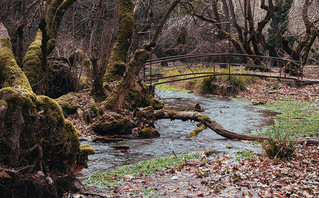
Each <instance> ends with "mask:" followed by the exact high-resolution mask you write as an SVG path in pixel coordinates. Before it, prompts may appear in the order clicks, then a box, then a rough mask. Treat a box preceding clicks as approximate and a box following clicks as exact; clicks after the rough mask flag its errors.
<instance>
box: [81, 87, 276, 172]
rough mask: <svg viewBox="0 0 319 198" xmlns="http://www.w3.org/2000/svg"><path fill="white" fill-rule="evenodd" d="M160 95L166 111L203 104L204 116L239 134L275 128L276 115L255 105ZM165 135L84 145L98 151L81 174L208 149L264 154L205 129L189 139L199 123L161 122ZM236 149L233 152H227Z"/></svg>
mask: <svg viewBox="0 0 319 198" xmlns="http://www.w3.org/2000/svg"><path fill="white" fill-rule="evenodd" d="M156 95H157V96H159V97H160V98H161V99H163V100H164V102H165V105H166V106H165V108H174V109H179V110H186V109H189V108H193V107H194V105H195V104H196V103H199V104H200V105H201V107H202V109H203V110H204V112H203V113H204V114H206V115H208V116H209V117H210V118H211V119H213V120H216V121H217V122H218V123H219V124H221V125H222V126H223V127H224V128H225V129H228V130H230V131H234V132H237V133H244V134H251V133H254V132H258V131H260V130H262V127H264V126H267V125H271V124H272V118H273V116H274V115H276V113H275V112H272V111H268V110H263V109H260V108H258V107H256V106H252V105H251V104H246V103H239V102H234V101H232V100H227V99H216V98H207V97H202V96H197V95H195V94H189V93H180V92H171V91H163V90H156ZM155 126H156V128H157V130H158V131H159V132H160V133H161V136H160V137H159V138H153V139H132V140H129V141H122V142H116V143H102V142H91V141H89V142H81V144H84V143H89V144H90V145H91V146H92V147H93V148H94V149H95V151H96V154H95V155H92V156H89V161H88V165H89V167H88V168H87V169H83V170H82V171H81V173H82V174H83V175H84V177H86V176H88V175H90V174H92V173H94V172H103V171H105V170H107V169H111V168H114V167H116V166H120V165H126V164H132V163H136V162H139V161H143V160H148V159H151V158H156V157H163V156H169V155H172V154H173V152H174V153H176V154H181V153H188V152H191V151H200V150H203V149H204V148H205V147H208V148H210V149H211V150H212V151H214V152H228V153H230V154H233V153H234V152H236V151H238V150H247V149H249V150H255V151H260V147H254V146H252V145H250V144H246V143H244V142H238V141H231V140H227V139H225V138H224V137H222V136H220V135H218V134H216V133H215V132H214V131H212V130H210V129H205V130H204V131H202V132H201V133H200V134H198V137H196V138H189V137H188V134H189V133H190V132H191V131H192V130H193V129H195V128H196V123H194V122H191V121H186V122H183V121H181V120H173V121H171V120H159V121H157V122H156V123H155ZM113 144H117V145H118V144H126V145H129V146H130V149H129V150H127V151H120V150H115V149H113V148H111V147H110V146H111V145H113ZM226 145H229V146H232V147H233V148H232V149H228V148H226Z"/></svg>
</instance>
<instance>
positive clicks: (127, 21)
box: [105, 0, 134, 82]
mask: <svg viewBox="0 0 319 198" xmlns="http://www.w3.org/2000/svg"><path fill="white" fill-rule="evenodd" d="M133 9H134V4H133V1H132V0H119V4H118V22H119V32H118V34H117V40H116V43H115V45H114V47H113V49H112V52H111V55H110V58H109V60H108V65H107V67H106V73H105V80H106V81H107V82H113V81H116V80H120V79H121V77H122V76H123V74H124V72H125V69H126V60H127V52H128V49H129V48H130V45H131V37H132V34H133V27H134V11H133Z"/></svg>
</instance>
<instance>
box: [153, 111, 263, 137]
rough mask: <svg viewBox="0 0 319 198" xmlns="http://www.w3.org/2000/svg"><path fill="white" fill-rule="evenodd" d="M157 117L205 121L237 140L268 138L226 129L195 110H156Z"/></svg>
mask: <svg viewBox="0 0 319 198" xmlns="http://www.w3.org/2000/svg"><path fill="white" fill-rule="evenodd" d="M154 113H155V117H156V119H180V120H183V121H186V120H193V121H197V122H201V123H203V124H204V125H205V126H207V127H208V128H210V129H211V130H213V131H215V132H216V133H217V134H219V135H221V136H223V137H225V138H227V139H237V140H252V141H255V140H267V138H265V137H259V136H250V135H244V134H240V133H235V132H231V131H228V130H226V129H225V128H224V127H222V126H221V125H220V124H218V123H217V122H216V121H214V120H212V119H210V118H209V117H208V116H207V115H205V114H202V113H198V112H194V111H175V110H166V109H161V110H156V111H155V112H154Z"/></svg>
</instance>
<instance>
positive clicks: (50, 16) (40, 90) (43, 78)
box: [23, 0, 76, 94]
mask: <svg viewBox="0 0 319 198" xmlns="http://www.w3.org/2000/svg"><path fill="white" fill-rule="evenodd" d="M75 1H76V0H64V1H63V0H53V1H51V3H50V4H49V5H48V9H47V11H46V13H45V18H42V20H41V23H40V25H39V30H38V31H37V34H36V36H35V39H34V42H32V43H31V45H30V46H29V47H28V49H27V52H26V55H25V57H24V60H23V69H24V72H25V74H26V76H27V78H28V79H29V82H30V84H31V86H32V89H33V91H34V92H35V93H36V94H47V92H48V87H49V83H50V81H51V77H52V71H51V69H50V68H49V67H48V64H47V56H48V55H49V54H50V53H51V52H52V50H53V49H54V48H55V39H56V37H57V33H58V30H59V27H60V23H61V20H62V18H63V15H64V13H65V12H66V10H67V9H68V8H69V7H70V6H71V5H72V4H73V3H74V2H75Z"/></svg>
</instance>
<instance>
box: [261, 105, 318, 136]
mask: <svg viewBox="0 0 319 198" xmlns="http://www.w3.org/2000/svg"><path fill="white" fill-rule="evenodd" d="M263 107H264V108H266V109H270V110H274V111H277V112H279V113H281V114H279V115H277V116H276V117H275V118H276V119H275V120H274V122H275V123H274V125H272V126H270V127H268V128H266V130H264V131H263V132H261V133H260V134H258V135H262V136H266V137H270V138H274V139H278V140H283V139H288V140H291V139H294V138H297V137H301V136H310V137H312V136H314V137H318V136H319V106H318V105H317V104H315V103H308V102H302V101H278V102H275V103H271V104H266V105H263Z"/></svg>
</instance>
